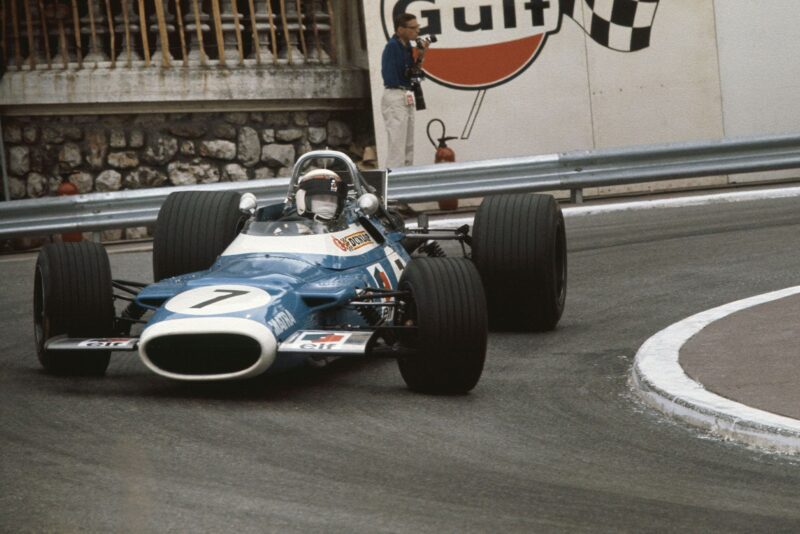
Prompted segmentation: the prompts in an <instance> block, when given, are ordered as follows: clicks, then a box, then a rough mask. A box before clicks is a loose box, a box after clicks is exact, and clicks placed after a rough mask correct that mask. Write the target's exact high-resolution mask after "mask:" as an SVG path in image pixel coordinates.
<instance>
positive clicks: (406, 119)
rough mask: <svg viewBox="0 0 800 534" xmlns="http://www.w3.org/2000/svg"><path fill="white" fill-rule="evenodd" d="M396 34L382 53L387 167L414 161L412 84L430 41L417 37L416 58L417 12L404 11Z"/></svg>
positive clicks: (401, 165) (398, 22) (396, 26)
mask: <svg viewBox="0 0 800 534" xmlns="http://www.w3.org/2000/svg"><path fill="white" fill-rule="evenodd" d="M394 27H395V34H394V35H393V36H392V38H391V39H389V42H388V43H386V47H385V48H384V49H383V56H382V57H381V74H382V75H383V87H384V89H383V98H382V99H381V113H382V115H383V122H384V123H385V124H386V133H387V135H388V154H387V158H386V167H388V168H396V167H403V166H408V165H413V164H414V110H415V109H416V101H415V97H414V90H413V88H412V79H411V78H412V76H414V75H415V74H414V70H415V69H417V68H418V66H419V64H420V63H421V60H422V57H421V56H423V55H424V53H425V50H426V49H427V47H428V44H429V42H428V41H417V46H418V47H419V48H421V50H420V57H418V58H417V59H416V61H415V59H414V55H413V53H412V47H411V41H413V40H415V39H417V36H418V35H419V23H418V22H417V18H416V17H415V16H414V15H411V14H409V13H403V14H402V15H399V16H398V17H397V19H396V20H395V24H394Z"/></svg>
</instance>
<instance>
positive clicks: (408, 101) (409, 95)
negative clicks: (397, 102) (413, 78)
mask: <svg viewBox="0 0 800 534" xmlns="http://www.w3.org/2000/svg"><path fill="white" fill-rule="evenodd" d="M406 105H407V106H413V105H414V92H413V91H406Z"/></svg>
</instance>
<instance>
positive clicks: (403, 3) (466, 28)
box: [390, 0, 551, 36]
mask: <svg viewBox="0 0 800 534" xmlns="http://www.w3.org/2000/svg"><path fill="white" fill-rule="evenodd" d="M419 3H424V4H433V5H434V6H435V5H436V3H437V0H399V1H398V2H396V3H395V5H394V9H392V20H395V19H396V18H397V16H398V15H400V14H402V13H405V12H407V11H408V10H409V7H413V6H412V4H419ZM498 4H501V5H498ZM517 4H518V0H502V2H496V3H495V4H486V5H481V6H468V7H466V6H460V7H454V8H452V15H453V16H452V22H451V24H453V26H454V28H453V29H455V30H456V31H458V32H463V33H470V32H476V31H491V30H494V29H495V15H496V14H497V15H499V16H498V19H499V18H502V21H503V28H505V29H515V28H517V27H518V24H517V22H518V21H517ZM521 5H522V9H524V10H525V11H529V12H530V21H531V27H533V28H537V27H542V26H544V25H545V12H546V11H547V10H548V9H550V7H551V2H550V0H528V1H524V0H523V3H522V4H521ZM475 7H477V10H478V11H477V13H475ZM442 11H443V10H442V9H439V8H437V9H421V10H420V12H419V13H420V18H421V19H422V20H420V23H421V24H420V25H421V28H420V35H423V36H424V35H441V34H443V33H446V30H447V28H444V27H443V19H444V18H443V16H442ZM476 15H477V17H476ZM445 18H446V17H445ZM390 33H391V32H390Z"/></svg>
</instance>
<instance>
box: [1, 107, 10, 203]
mask: <svg viewBox="0 0 800 534" xmlns="http://www.w3.org/2000/svg"><path fill="white" fill-rule="evenodd" d="M0 168H2V172H3V195H4V196H3V198H4V199H5V200H6V202H8V201H9V200H11V191H10V189H9V187H8V173H7V172H6V146H5V144H4V143H3V121H2V119H0Z"/></svg>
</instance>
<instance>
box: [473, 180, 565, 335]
mask: <svg viewBox="0 0 800 534" xmlns="http://www.w3.org/2000/svg"><path fill="white" fill-rule="evenodd" d="M472 259H473V261H474V262H475V265H476V266H477V267H478V271H479V272H480V274H481V279H482V280H483V287H484V290H485V291H486V301H487V304H488V308H489V327H490V328H491V329H492V330H515V331H539V332H541V331H547V330H553V329H554V328H555V327H556V325H557V324H558V321H559V320H560V319H561V315H562V314H563V313H564V303H565V301H566V296H567V238H566V231H565V229H564V215H563V214H562V213H561V208H560V207H559V206H558V203H557V202H556V201H555V199H554V198H553V197H551V196H550V195H530V194H516V195H496V196H490V197H486V198H485V199H484V200H483V202H482V203H481V205H480V207H479V208H478V211H477V213H476V214H475V223H474V227H473V236H472Z"/></svg>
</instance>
